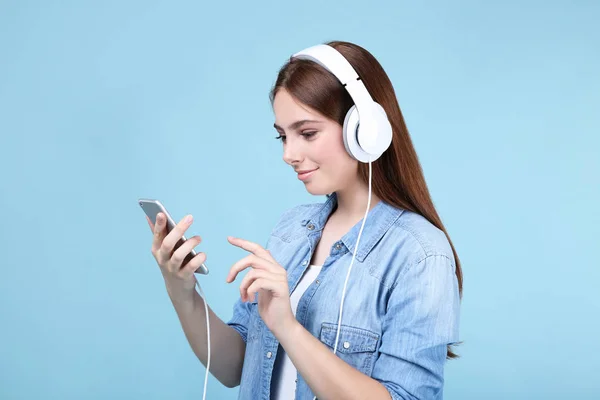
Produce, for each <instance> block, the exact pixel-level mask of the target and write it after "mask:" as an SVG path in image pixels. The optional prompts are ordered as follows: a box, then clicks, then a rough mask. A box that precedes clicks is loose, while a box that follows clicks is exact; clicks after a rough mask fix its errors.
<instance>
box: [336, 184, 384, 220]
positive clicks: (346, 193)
mask: <svg viewBox="0 0 600 400" xmlns="http://www.w3.org/2000/svg"><path fill="white" fill-rule="evenodd" d="M336 194H337V207H336V209H335V213H336V214H337V216H338V217H341V218H343V219H351V220H360V219H362V218H363V217H364V216H365V211H366V208H367V203H368V200H369V187H368V184H364V183H362V182H360V183H357V184H356V185H355V186H353V187H351V188H344V189H343V190H337V191H336ZM379 201H380V199H379V197H377V196H376V195H375V194H374V193H373V192H372V191H371V206H370V207H369V211H370V210H372V209H373V207H375V206H376V205H377V203H378V202H379Z"/></svg>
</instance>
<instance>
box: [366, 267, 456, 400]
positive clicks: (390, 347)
mask: <svg viewBox="0 0 600 400" xmlns="http://www.w3.org/2000/svg"><path fill="white" fill-rule="evenodd" d="M459 306H460V298H459V292H458V280H457V278H456V275H455V267H454V262H453V260H452V259H450V258H448V257H447V256H446V255H430V256H427V257H426V258H424V259H423V260H421V261H420V262H418V263H416V264H413V265H411V266H410V267H409V268H407V270H406V272H405V273H404V274H403V276H402V277H401V278H400V280H399V281H398V284H397V285H396V286H395V287H394V288H393V290H392V293H391V296H390V299H389V303H388V309H387V313H386V318H385V322H384V325H383V332H382V337H381V348H380V354H379V356H378V358H377V361H376V362H375V365H374V367H373V374H372V377H373V378H374V379H376V380H378V381H379V382H380V383H381V384H383V385H384V386H385V387H386V388H387V389H388V391H389V392H390V395H391V396H392V399H394V400H399V399H403V400H405V399H411V400H412V399H437V400H440V399H442V398H443V383H444V364H445V362H446V349H447V348H446V346H447V345H448V344H452V343H456V342H458V341H459V340H458V325H459Z"/></svg>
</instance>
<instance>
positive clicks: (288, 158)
mask: <svg viewBox="0 0 600 400" xmlns="http://www.w3.org/2000/svg"><path fill="white" fill-rule="evenodd" d="M290 136H291V135H288V136H287V141H286V143H285V144H284V146H283V161H285V162H286V163H287V164H289V165H292V166H293V165H294V164H298V163H300V162H301V161H302V151H301V149H300V147H301V146H299V143H294V141H293V139H292V140H289V137H290Z"/></svg>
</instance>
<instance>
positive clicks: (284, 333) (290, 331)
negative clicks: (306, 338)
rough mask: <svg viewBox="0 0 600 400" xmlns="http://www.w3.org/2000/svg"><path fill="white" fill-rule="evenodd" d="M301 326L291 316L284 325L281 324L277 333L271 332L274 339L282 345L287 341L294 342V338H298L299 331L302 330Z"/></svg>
mask: <svg viewBox="0 0 600 400" xmlns="http://www.w3.org/2000/svg"><path fill="white" fill-rule="evenodd" d="M302 328H303V327H302V325H301V324H300V322H298V320H297V319H296V318H295V317H294V316H293V315H292V318H290V319H289V320H288V321H286V322H285V323H282V324H281V325H280V327H279V329H278V331H277V332H273V334H274V335H275V337H277V339H278V340H279V342H280V343H281V344H282V346H283V345H284V343H285V342H287V341H288V340H294V338H297V337H298V331H299V329H302Z"/></svg>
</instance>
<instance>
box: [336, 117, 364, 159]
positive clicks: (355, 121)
mask: <svg viewBox="0 0 600 400" xmlns="http://www.w3.org/2000/svg"><path fill="white" fill-rule="evenodd" d="M358 125H359V118H358V110H357V109H356V106H354V105H353V106H352V107H351V108H350V110H348V112H347V113H346V117H345V118H344V126H343V130H342V136H343V138H344V146H345V147H346V151H347V152H348V154H350V156H351V157H352V158H354V159H355V160H358V161H362V162H365V160H368V154H366V153H365V152H364V151H363V150H362V149H361V148H360V145H359V144H358Z"/></svg>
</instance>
